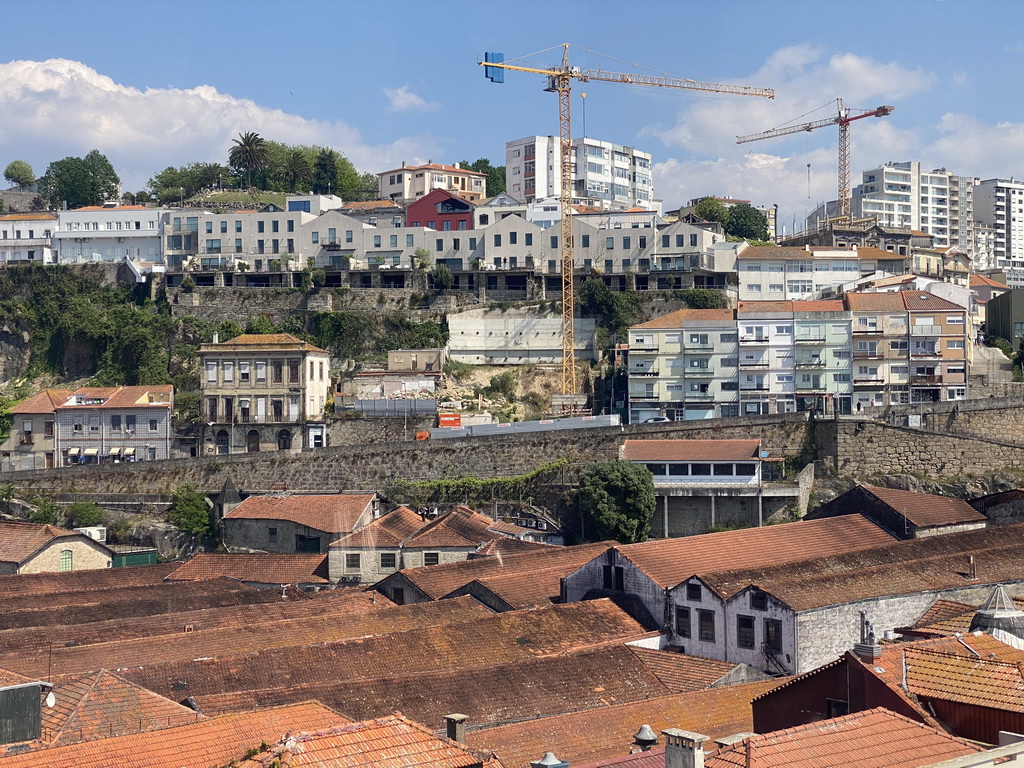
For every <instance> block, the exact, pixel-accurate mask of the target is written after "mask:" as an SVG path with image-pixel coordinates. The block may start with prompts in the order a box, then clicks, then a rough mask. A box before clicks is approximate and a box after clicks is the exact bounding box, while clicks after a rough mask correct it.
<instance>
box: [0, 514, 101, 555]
mask: <svg viewBox="0 0 1024 768" xmlns="http://www.w3.org/2000/svg"><path fill="white" fill-rule="evenodd" d="M68 536H73V537H75V538H77V539H84V538H86V537H84V536H83V535H82V534H80V533H75V532H74V531H69V530H66V529H64V528H58V527H57V526H55V525H37V524H36V523H22V522H11V521H7V520H0V562H5V563H17V564H19V565H20V564H21V563H23V562H25V561H26V560H28V559H29V558H30V557H32V555H34V554H35V553H36V552H38V551H39V550H40V549H42V548H43V547H45V546H46V545H47V544H49V543H50V542H52V541H54V540H56V539H62V538H65V537H68ZM100 546H102V545H100Z"/></svg>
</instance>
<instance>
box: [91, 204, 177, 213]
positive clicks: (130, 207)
mask: <svg viewBox="0 0 1024 768" xmlns="http://www.w3.org/2000/svg"><path fill="white" fill-rule="evenodd" d="M158 210H159V209H157V208H149V207H148V206H145V205H85V206H82V207H81V208H72V209H71V212H72V213H81V212H82V211H153V212H154V213H156V212H157V211H158Z"/></svg>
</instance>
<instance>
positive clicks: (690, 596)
mask: <svg viewBox="0 0 1024 768" xmlns="http://www.w3.org/2000/svg"><path fill="white" fill-rule="evenodd" d="M700 593H701V589H700V584H687V585H686V599H687V600H693V601H694V602H697V603H699V602H700V598H701V594H700Z"/></svg>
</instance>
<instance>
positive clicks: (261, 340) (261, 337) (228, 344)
mask: <svg viewBox="0 0 1024 768" xmlns="http://www.w3.org/2000/svg"><path fill="white" fill-rule="evenodd" d="M236 350H237V351H239V352H256V351H263V350H266V351H271V352H278V351H297V352H324V350H322V349H320V347H315V346H313V345H312V344H310V343H308V342H305V341H303V340H302V339H299V338H297V337H295V336H292V335H291V334H290V333H243V334H242V335H241V336H236V337H235V338H233V339H228V340H227V341H222V342H219V343H217V344H203V345H202V346H201V347H199V351H200V352H229V351H236ZM325 354H326V353H325Z"/></svg>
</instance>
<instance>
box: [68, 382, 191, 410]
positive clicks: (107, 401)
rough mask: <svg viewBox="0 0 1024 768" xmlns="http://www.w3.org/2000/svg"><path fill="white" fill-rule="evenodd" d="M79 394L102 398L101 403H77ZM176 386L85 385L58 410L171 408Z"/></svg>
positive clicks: (72, 394)
mask: <svg viewBox="0 0 1024 768" xmlns="http://www.w3.org/2000/svg"><path fill="white" fill-rule="evenodd" d="M77 395H81V396H82V397H87V398H89V397H91V398H96V399H102V400H103V402H101V403H92V404H84V403H83V404H81V405H79V404H76V403H75V402H74V400H73V398H75V397H76V396H77ZM173 395H174V387H172V386H171V385H170V384H166V385H164V384H158V385H153V386H147V387H83V388H82V389H76V390H75V391H74V392H72V393H71V397H69V398H68V400H66V401H65V402H64V403H62V404H61V405H59V406H58V407H57V408H56V410H64V409H67V410H69V411H70V410H76V411H77V410H82V409H86V408H97V409H99V408H170V407H171V398H172V397H173Z"/></svg>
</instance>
